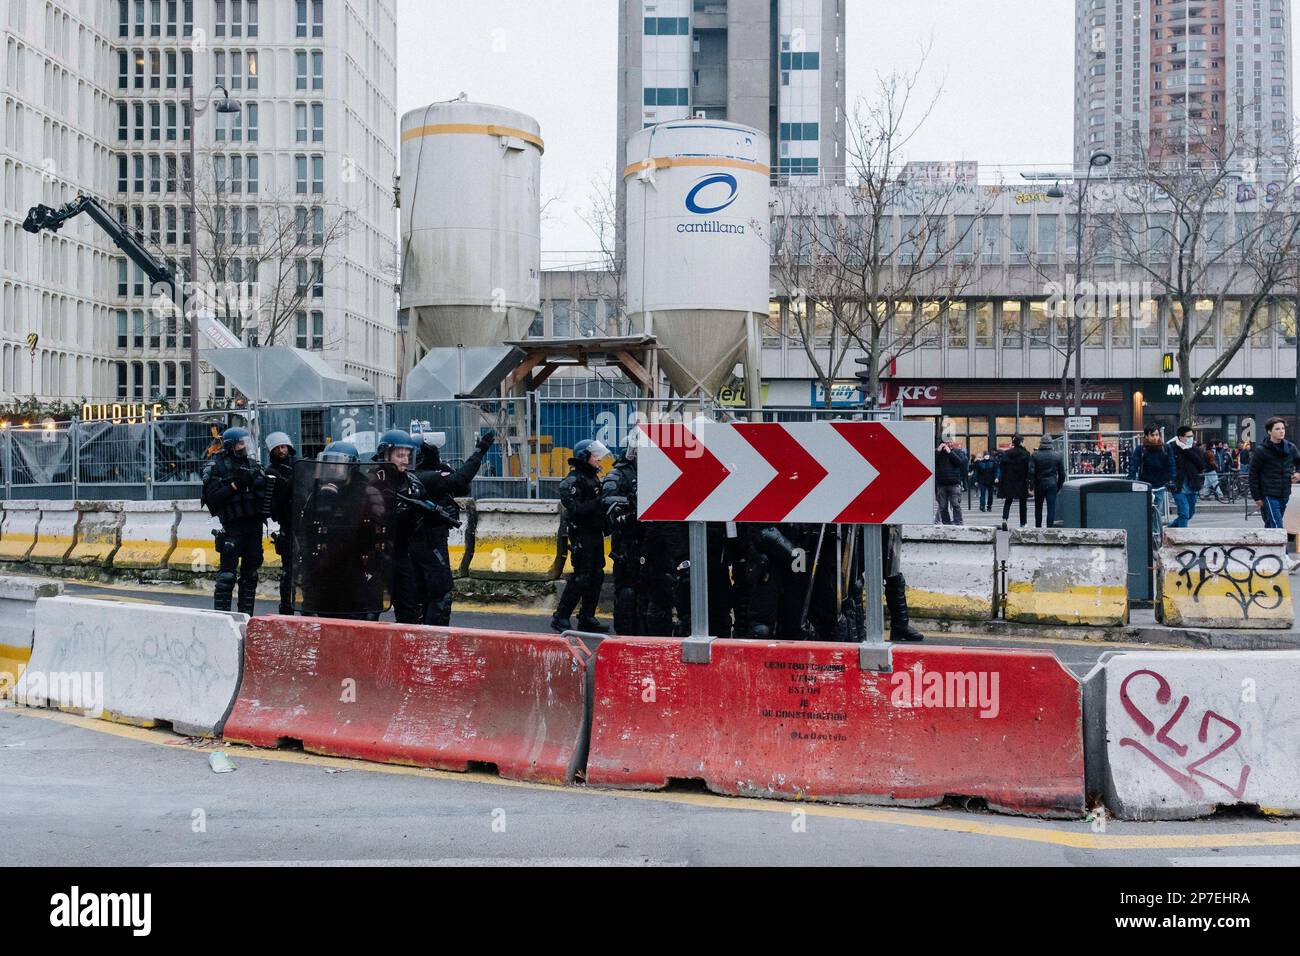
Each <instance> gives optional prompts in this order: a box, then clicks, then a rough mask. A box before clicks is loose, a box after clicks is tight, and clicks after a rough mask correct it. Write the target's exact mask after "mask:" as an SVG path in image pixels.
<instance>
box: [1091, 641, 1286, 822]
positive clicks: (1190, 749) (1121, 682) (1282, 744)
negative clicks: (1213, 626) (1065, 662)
mask: <svg viewBox="0 0 1300 956" xmlns="http://www.w3.org/2000/svg"><path fill="white" fill-rule="evenodd" d="M1297 686H1300V651H1243V652H1239V653H1227V652H1223V651H1189V652H1168V653H1127V652H1126V653H1118V654H1113V655H1111V656H1109V657H1107V658H1106V659H1104V660H1102V661H1101V662H1099V663H1098V664H1097V666H1096V667H1095V668H1094V669H1093V670H1092V672H1091V673H1090V674H1089V675H1088V677H1087V678H1086V679H1085V681H1084V715H1085V720H1084V725H1085V729H1084V738H1085V745H1086V754H1087V758H1086V766H1087V778H1088V791H1089V793H1090V794H1094V795H1101V796H1103V797H1104V798H1105V801H1106V806H1107V807H1108V808H1109V809H1110V811H1111V812H1112V813H1113V814H1115V815H1116V816H1118V817H1120V818H1121V819H1125V820H1185V819H1191V818H1193V817H1199V816H1205V815H1207V814H1209V813H1213V812H1214V810H1215V809H1216V808H1217V807H1220V806H1225V805H1226V806H1235V805H1248V806H1257V807H1259V808H1260V809H1261V810H1263V811H1264V812H1266V813H1275V814H1285V815H1295V814H1300V742H1298V741H1300V737H1297V731H1296V728H1297V727H1300V697H1297V695H1296V687H1297Z"/></svg>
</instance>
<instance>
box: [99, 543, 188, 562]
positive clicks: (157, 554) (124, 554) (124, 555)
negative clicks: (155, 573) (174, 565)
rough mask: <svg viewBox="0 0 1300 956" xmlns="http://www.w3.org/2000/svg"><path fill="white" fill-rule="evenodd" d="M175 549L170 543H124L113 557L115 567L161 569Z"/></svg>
mask: <svg viewBox="0 0 1300 956" xmlns="http://www.w3.org/2000/svg"><path fill="white" fill-rule="evenodd" d="M175 547H176V546H175V545H174V544H172V543H171V542H170V541H123V542H122V546H121V547H120V548H118V549H117V553H116V554H114V555H113V567H115V568H161V567H163V566H165V565H166V564H167V559H168V558H169V557H171V553H172V550H173V549H174V548H175Z"/></svg>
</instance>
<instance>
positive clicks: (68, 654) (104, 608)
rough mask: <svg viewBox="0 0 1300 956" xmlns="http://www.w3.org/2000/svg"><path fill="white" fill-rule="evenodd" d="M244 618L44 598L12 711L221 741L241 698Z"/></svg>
mask: <svg viewBox="0 0 1300 956" xmlns="http://www.w3.org/2000/svg"><path fill="white" fill-rule="evenodd" d="M247 621H248V618H247V617H246V616H245V615H242V614H223V613H219V612H216V611H195V610H189V609H187V608H169V607H160V606H154V605H141V604H123V603H119V602H115V601H90V600H85V599H81V598H66V597H59V598H42V599H41V600H39V601H37V602H36V635H35V639H34V641H33V644H32V655H31V661H30V662H29V663H28V666H27V669H26V670H25V671H24V672H23V675H22V677H20V678H19V679H18V683H17V685H16V687H15V690H14V699H15V701H16V702H17V703H19V704H23V705H25V706H28V707H57V708H59V709H62V710H70V711H73V712H76V713H81V714H84V715H86V716H92V717H103V718H104V719H106V720H113V721H118V722H121V723H129V724H136V725H139V726H144V727H152V726H156V725H158V724H160V723H166V724H170V725H171V726H172V727H173V728H174V729H175V730H176V731H178V732H179V733H183V734H190V735H193V736H204V737H207V736H220V734H221V727H222V725H223V724H224V723H225V719H226V715H227V714H228V713H229V712H230V708H231V706H232V705H233V703H234V700H235V694H236V692H237V691H238V690H239V678H240V674H241V668H242V666H243V644H244V626H245V624H246V623H247Z"/></svg>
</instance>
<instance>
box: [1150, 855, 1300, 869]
mask: <svg viewBox="0 0 1300 956" xmlns="http://www.w3.org/2000/svg"><path fill="white" fill-rule="evenodd" d="M1169 862H1170V864H1171V865H1173V866H1231V867H1238V866H1300V854H1295V855H1292V856H1280V855H1275V856H1171V857H1170V858H1169Z"/></svg>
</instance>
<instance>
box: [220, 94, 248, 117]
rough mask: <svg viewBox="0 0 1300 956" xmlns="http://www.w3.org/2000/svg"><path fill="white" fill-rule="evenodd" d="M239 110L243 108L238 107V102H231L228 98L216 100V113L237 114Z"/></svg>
mask: <svg viewBox="0 0 1300 956" xmlns="http://www.w3.org/2000/svg"><path fill="white" fill-rule="evenodd" d="M241 109H243V107H242V106H240V105H239V100H232V99H231V98H230V97H229V96H227V97H225V98H223V99H220V100H217V112H218V113H238V112H239V111H240V110H241Z"/></svg>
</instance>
